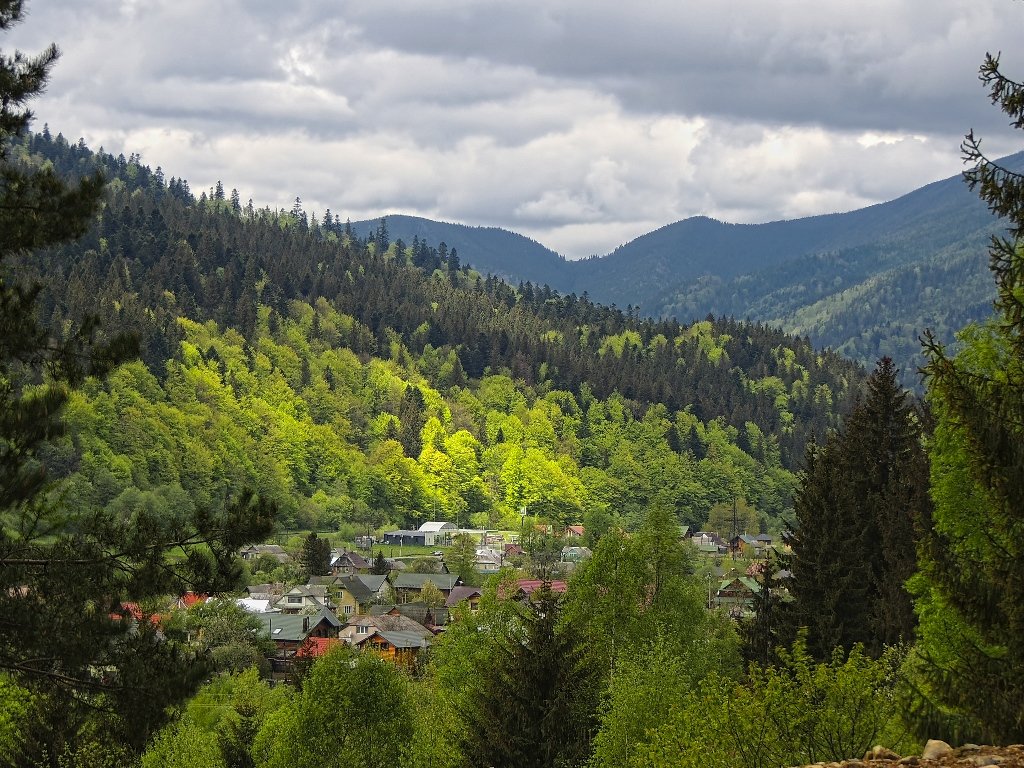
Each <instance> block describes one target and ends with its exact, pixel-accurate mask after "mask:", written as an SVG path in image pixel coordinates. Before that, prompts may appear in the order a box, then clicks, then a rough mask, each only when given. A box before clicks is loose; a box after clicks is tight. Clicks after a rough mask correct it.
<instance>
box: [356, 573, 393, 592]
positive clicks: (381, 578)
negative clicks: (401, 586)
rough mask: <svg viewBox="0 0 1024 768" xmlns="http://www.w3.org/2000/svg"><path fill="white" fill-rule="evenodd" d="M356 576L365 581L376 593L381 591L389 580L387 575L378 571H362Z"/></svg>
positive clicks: (366, 585)
mask: <svg viewBox="0 0 1024 768" xmlns="http://www.w3.org/2000/svg"><path fill="white" fill-rule="evenodd" d="M356 578H357V579H359V580H360V581H361V582H363V585H364V586H365V587H366V588H367V589H368V590H370V591H371V592H373V593H374V594H376V593H378V592H380V588H381V587H383V586H384V582H386V581H387V580H388V577H387V576H385V575H383V574H377V573H360V574H358V575H357V576H356Z"/></svg>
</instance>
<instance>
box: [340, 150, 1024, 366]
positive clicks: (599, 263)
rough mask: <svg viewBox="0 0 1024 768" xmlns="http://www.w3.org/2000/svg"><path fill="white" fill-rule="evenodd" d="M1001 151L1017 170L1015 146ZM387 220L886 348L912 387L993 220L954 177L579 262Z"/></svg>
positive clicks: (601, 291)
mask: <svg viewBox="0 0 1024 768" xmlns="http://www.w3.org/2000/svg"><path fill="white" fill-rule="evenodd" d="M1002 162H1003V164H1004V165H1005V166H1006V167H1008V168H1011V169H1017V170H1019V169H1021V168H1024V154H1018V155H1014V156H1012V157H1009V158H1006V159H1005V160H1004V161H1002ZM368 224H369V223H368V222H360V223H359V224H357V225H356V228H357V229H358V230H360V231H362V230H364V229H366V228H367V226H368ZM392 229H393V230H394V231H395V232H396V233H400V234H403V235H404V234H405V233H406V232H413V231H417V230H424V231H430V232H431V233H432V235H433V236H434V237H435V238H437V239H439V240H441V239H445V240H447V241H448V242H449V244H452V243H453V242H456V241H458V242H459V243H462V242H465V238H466V237H467V236H468V234H469V233H473V235H474V236H475V237H476V239H477V240H478V241H479V242H482V243H486V247H485V248H482V249H481V252H480V254H479V256H478V258H477V261H475V262H473V263H474V265H475V266H478V267H480V268H481V269H484V270H487V271H492V272H494V273H496V274H501V275H504V276H508V277H509V278H511V279H512V280H513V281H533V282H546V283H548V284H550V285H551V286H552V287H554V288H557V289H560V290H563V291H575V292H577V293H580V294H583V293H584V292H586V294H587V295H588V296H589V297H590V298H592V299H593V300H595V301H600V302H604V303H607V304H615V305H617V306H619V307H633V308H635V310H636V311H637V312H638V313H639V314H640V315H642V316H648V317H660V318H668V317H671V318H675V319H677V320H678V321H680V322H683V323H688V322H690V321H692V320H694V319H697V318H701V317H704V316H705V315H707V314H709V313H711V314H714V315H716V316H720V317H736V318H744V319H749V320H753V321H754V322H759V323H765V324H768V325H771V326H776V327H780V328H782V329H783V330H785V331H787V332H789V333H795V334H798V335H801V336H803V335H806V336H808V337H809V338H810V339H811V341H812V343H813V344H815V345H816V346H821V347H829V348H831V349H834V350H836V351H838V352H840V353H842V354H844V355H846V356H849V357H851V358H853V359H855V360H859V361H860V362H861V363H863V364H864V365H866V366H871V365H874V363H875V361H876V360H878V359H879V358H880V357H882V356H885V355H888V356H891V357H893V358H894V359H895V360H896V361H897V362H898V363H899V365H900V366H901V367H902V368H903V370H904V375H903V382H904V384H906V385H909V386H918V385H919V384H920V380H919V377H918V376H917V373H916V371H917V368H918V367H920V365H921V364H922V363H923V358H922V356H921V351H920V350H921V345H920V341H919V339H920V336H921V334H922V333H924V331H925V330H926V329H931V330H932V331H934V332H935V334H936V336H937V337H938V338H941V339H944V340H952V338H953V333H954V332H955V331H956V330H957V329H959V328H961V327H963V326H964V325H965V324H967V323H968V322H971V321H975V320H980V319H982V318H984V317H987V316H989V315H990V314H991V310H992V307H991V297H990V287H991V283H990V276H989V273H988V260H987V258H986V256H985V248H986V247H987V244H988V241H989V237H990V236H991V235H992V234H994V233H997V232H999V231H1000V224H999V222H998V221H997V220H996V218H995V217H993V216H992V215H991V213H989V211H988V210H987V209H986V208H985V206H984V205H983V204H982V203H981V202H980V201H979V200H978V199H977V197H976V196H975V195H972V194H971V192H970V191H969V190H968V189H967V187H966V185H965V184H964V183H963V180H962V179H961V178H960V177H959V176H955V177H953V178H950V179H945V180H943V181H940V182H936V183H934V184H929V185H928V186H926V187H923V188H921V189H918V190H915V191H913V192H911V193H909V194H907V195H905V196H903V197H901V198H899V199H897V200H893V201H891V202H887V203H883V204H880V205H874V206H871V207H868V208H864V209H861V210H857V211H851V212H849V213H842V214H832V215H827V216H814V217H809V218H805V219H796V220H792V221H778V222H771V223H767V224H753V225H739V224H728V223H724V222H719V221H715V220H713V219H709V218H707V217H695V218H690V219H686V220H684V221H679V222H675V223H673V224H669V225H667V226H665V227H662V228H661V229H658V230H656V231H654V232H650V233H648V234H645V235H643V236H641V237H638V238H637V239H635V240H633V241H631V242H629V243H626V244H624V245H622V246H620V247H619V248H617V249H616V250H615V251H614V252H612V253H610V254H608V255H607V256H602V257H599V258H597V257H595V258H590V259H585V260H583V261H578V262H567V261H565V260H563V259H560V258H559V257H558V256H557V255H555V254H553V253H551V252H549V251H545V249H543V248H542V247H541V246H539V245H537V244H535V243H532V242H531V241H528V240H525V238H521V237H519V236H517V235H514V234H512V233H508V232H500V231H497V230H474V229H472V228H468V227H462V226H460V225H452V224H439V223H437V222H428V221H426V220H423V219H414V218H412V217H395V220H394V221H393V222H392Z"/></svg>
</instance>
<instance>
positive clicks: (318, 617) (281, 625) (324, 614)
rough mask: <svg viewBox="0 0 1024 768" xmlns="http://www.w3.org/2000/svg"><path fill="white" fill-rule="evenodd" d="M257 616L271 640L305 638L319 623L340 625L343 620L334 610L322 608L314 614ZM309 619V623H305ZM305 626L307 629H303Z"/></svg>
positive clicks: (298, 639) (268, 614) (260, 614)
mask: <svg viewBox="0 0 1024 768" xmlns="http://www.w3.org/2000/svg"><path fill="white" fill-rule="evenodd" d="M256 617H257V618H258V619H259V620H260V622H262V624H263V631H264V633H266V634H267V635H269V637H270V639H271V640H281V641H293V642H297V641H300V640H304V639H305V638H306V636H307V635H309V633H310V632H312V631H313V630H314V629H315V628H316V627H317V626H318V625H319V624H321V623H323V622H326V623H327V625H328V626H331V627H340V626H341V621H339V620H338V617H337V616H335V615H334V612H333V611H331V610H328V609H327V608H321V609H320V610H319V611H317V612H316V613H314V614H312V615H307V616H303V615H301V614H297V613H293V614H285V613H259V614H256ZM307 620H308V622H309V623H308V624H306V623H304V622H306V621H307ZM303 627H305V629H303Z"/></svg>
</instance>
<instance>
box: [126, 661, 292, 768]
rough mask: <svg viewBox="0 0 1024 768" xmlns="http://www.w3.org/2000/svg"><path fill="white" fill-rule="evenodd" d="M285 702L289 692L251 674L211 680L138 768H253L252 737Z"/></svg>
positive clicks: (158, 740)
mask: <svg viewBox="0 0 1024 768" xmlns="http://www.w3.org/2000/svg"><path fill="white" fill-rule="evenodd" d="M290 698H291V692H290V689H288V688H285V687H276V688H271V687H270V686H269V685H268V684H267V683H266V682H265V681H263V680H261V679H260V677H259V675H258V673H257V671H256V670H255V669H250V670H247V671H245V672H242V673H239V674H232V675H226V676H220V677H216V678H214V680H213V681H212V682H210V683H208V684H207V685H205V686H204V687H203V688H201V689H200V690H199V692H198V693H197V694H196V696H195V697H194V698H193V699H192V700H191V701H190V702H189V703H188V705H187V707H186V708H185V710H184V711H183V712H182V713H181V716H180V717H179V719H178V720H176V721H175V722H173V723H171V724H169V725H167V726H166V727H164V728H163V730H162V731H161V732H160V733H159V734H158V735H157V737H156V738H155V739H154V740H153V741H152V742H151V743H150V745H149V747H148V748H147V750H146V753H145V754H144V755H143V757H142V765H143V766H144V768H147V767H148V766H160V765H164V764H167V765H181V766H185V765H204V766H206V765H209V766H214V767H215V768H219V767H220V766H223V767H224V768H254V766H256V765H259V764H260V761H258V760H257V759H256V757H254V755H253V750H252V747H253V741H254V740H255V737H256V733H257V732H258V731H259V729H260V727H261V726H262V725H263V723H264V722H265V721H266V720H268V718H270V717H271V716H272V715H273V714H274V713H275V712H277V711H278V710H280V709H282V708H284V707H286V705H287V704H288V702H289V701H290ZM190 761H191V762H190Z"/></svg>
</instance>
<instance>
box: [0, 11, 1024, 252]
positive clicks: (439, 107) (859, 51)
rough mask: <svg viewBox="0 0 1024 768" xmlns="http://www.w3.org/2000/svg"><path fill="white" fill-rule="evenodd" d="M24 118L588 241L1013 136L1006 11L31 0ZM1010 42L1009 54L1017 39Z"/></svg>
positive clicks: (399, 209) (273, 180) (880, 181)
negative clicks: (985, 66) (1008, 114)
mask: <svg viewBox="0 0 1024 768" xmlns="http://www.w3.org/2000/svg"><path fill="white" fill-rule="evenodd" d="M26 10H27V13H26V19H25V21H24V22H23V23H22V24H21V25H20V26H17V27H15V28H14V29H13V30H10V31H9V32H7V33H6V34H5V35H4V36H3V37H2V38H0V48H2V50H3V51H4V52H5V53H8V52H10V51H11V50H12V49H14V48H17V49H21V50H24V51H26V52H35V51H39V50H41V49H42V48H43V47H44V46H45V45H46V44H48V43H50V42H56V43H57V44H58V46H59V47H60V49H61V51H62V57H61V59H60V60H59V61H58V63H57V65H56V66H55V68H54V69H53V72H52V74H51V78H50V83H49V85H48V87H47V90H46V92H45V94H44V95H43V96H42V97H40V98H38V99H36V100H35V101H34V102H33V104H32V108H33V111H34V112H35V114H36V123H35V125H34V127H35V128H36V129H37V130H41V129H42V126H43V124H44V123H46V124H47V125H49V127H50V130H51V131H52V132H54V133H57V132H61V133H63V134H64V135H65V136H66V137H67V138H69V139H71V140H77V139H78V138H79V137H82V138H84V139H85V140H86V143H87V144H89V146H90V147H92V148H93V149H98V148H99V147H101V146H102V147H103V148H104V149H105V150H106V151H108V152H112V153H114V154H117V153H121V152H123V153H124V154H125V155H128V154H130V153H133V152H135V153H138V154H140V155H141V156H142V162H143V163H145V164H147V165H149V166H151V167H152V168H156V167H157V166H160V167H161V168H162V169H163V170H164V173H165V174H166V175H167V176H168V177H170V176H178V177H182V178H185V179H187V180H188V182H189V184H190V185H191V187H192V190H193V192H195V193H196V194H197V195H198V194H199V193H200V192H201V191H203V190H205V189H209V188H210V187H212V186H213V185H214V184H215V183H216V182H217V181H218V180H220V181H222V182H223V184H224V187H225V188H226V189H228V190H231V189H232V188H236V189H237V190H238V191H239V194H240V195H241V199H242V202H243V203H244V202H245V201H247V200H248V199H250V198H251V199H252V200H253V202H254V204H255V205H256V206H257V207H263V206H265V205H269V206H270V207H272V208H278V207H281V208H288V209H290V208H291V207H292V204H293V202H294V200H295V198H296V197H300V198H301V200H302V203H303V207H304V208H305V210H306V211H307V212H309V213H315V214H316V215H317V216H318V218H319V217H322V215H323V211H324V210H325V209H327V208H329V209H330V210H331V211H332V212H333V213H335V214H338V215H339V216H340V217H341V220H342V221H345V220H346V219H351V220H352V221H357V220H361V219H368V218H376V217H379V216H381V215H386V214H389V213H390V214H397V213H404V214H411V215H418V216H424V217H427V218H431V219H435V220H441V221H451V222H459V223H463V224H470V225H476V226H495V227H502V228H504V229H509V230H512V231H515V232H519V233H520V234H524V235H527V236H529V237H531V238H533V239H534V240H537V241H539V242H541V243H543V244H544V245H546V246H547V247H549V248H551V249H553V250H555V251H557V252H558V253H561V254H562V255H564V256H565V257H567V258H573V259H574V258H582V257H586V256H591V255H603V254H606V253H609V252H611V251H612V250H613V249H614V248H615V247H617V246H618V245H620V244H622V243H625V242H628V241H629V240H632V239H633V238H636V237H638V236H640V235H642V234H644V233H646V232H649V231H652V230H654V229H657V228H659V227H661V226H664V225H666V224H669V223H672V222H674V221H678V220H680V219H685V218H688V217H690V216H696V215H705V216H711V217H713V218H716V219H719V220H722V221H728V222H735V223H758V222H765V221H775V220H779V219H792V218H799V217H803V216H810V215H816V214H821V213H833V212H839V211H847V210H853V209H856V208H861V207H864V206H866V205H871V204H873V203H877V202H883V201H886V200H891V199H894V198H896V197H899V196H900V195H902V194H905V193H907V192H910V191H911V190H913V189H915V188H917V187H920V186H923V185H924V184H927V183H929V182H932V181H936V180H939V179H942V178H947V177H949V176H952V175H954V174H956V173H958V172H960V171H961V170H962V168H963V164H962V162H961V159H960V152H959V145H960V141H961V140H962V138H963V135H964V133H966V131H968V130H970V129H972V128H973V129H974V130H975V131H976V132H977V133H978V134H979V135H981V136H983V137H984V138H985V140H984V145H983V146H984V147H985V148H986V150H987V152H988V153H989V154H990V155H991V156H993V157H998V156H1001V155H1005V154H1009V153H1011V152H1016V151H1018V150H1020V149H1021V148H1022V147H1024V141H1022V138H1024V134H1021V133H1020V132H1019V131H1017V132H1014V131H1012V130H1010V129H1009V127H1008V126H1007V120H1006V119H1005V116H1004V115H1003V114H1002V113H1001V112H999V111H998V109H996V108H995V107H993V106H992V105H991V104H990V102H989V99H988V96H987V93H986V91H985V89H984V87H983V86H982V85H981V83H980V82H979V81H978V78H977V72H978V67H979V65H980V64H981V62H982V60H983V57H984V55H985V53H986V52H987V51H989V52H992V53H996V52H998V51H1002V52H1003V56H1002V62H1003V65H1004V68H1005V71H1006V73H1007V74H1008V75H1011V76H1015V77H1016V79H1018V80H1021V79H1024V46H1022V45H1020V44H1019V41H1020V40H1022V39H1024V36H1022V32H1024V3H1015V2H1013V1H1012V0H858V1H857V2H850V0H771V1H770V2H769V1H768V0H705V2H700V3H697V2H693V1H692V0H665V1H663V0H638V2H633V3H623V2H621V1H620V0H617V1H616V2H605V0H515V1H514V2H509V1H507V0H431V1H430V2H423V1H422V0H404V1H403V2H393V1H389V0H377V1H376V2H369V1H366V0H360V1H359V2H350V1H348V0H332V1H330V2H307V1H306V0H293V2H290V3H281V2H269V1H268V0H215V1H213V2H211V1H210V0H166V1H164V0H29V2H28V3H27V4H26ZM1014 43H1018V44H1017V45H1015V44H1014Z"/></svg>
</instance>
